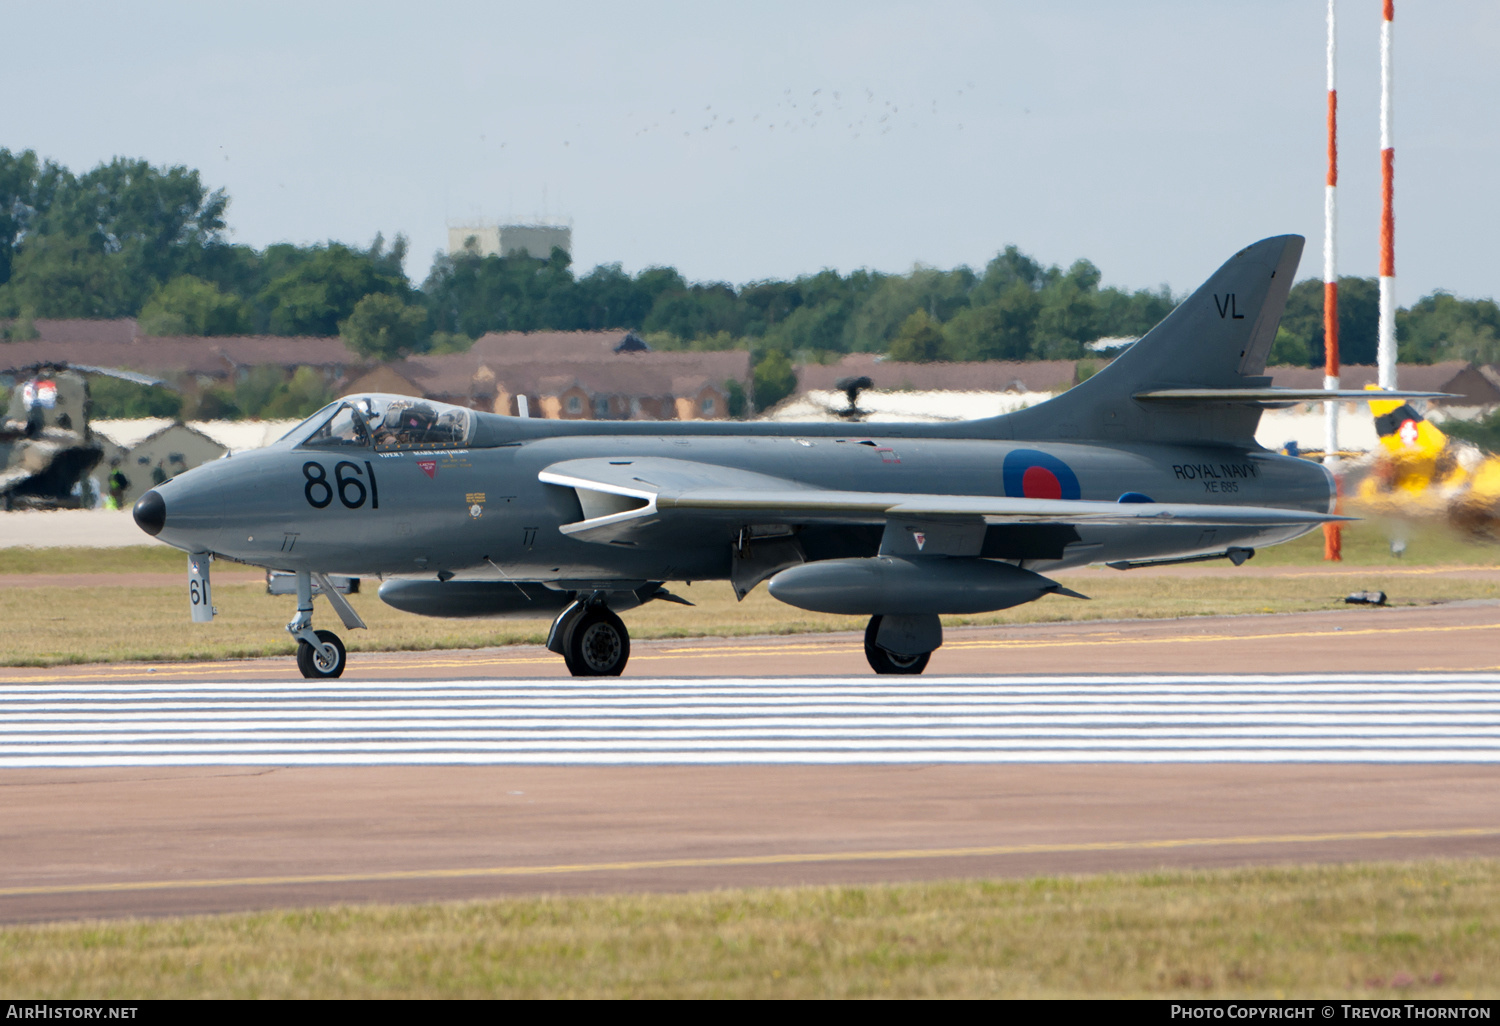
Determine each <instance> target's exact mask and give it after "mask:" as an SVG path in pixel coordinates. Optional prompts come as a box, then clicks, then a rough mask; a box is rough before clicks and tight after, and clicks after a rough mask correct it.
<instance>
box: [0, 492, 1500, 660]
mask: <svg viewBox="0 0 1500 1026" xmlns="http://www.w3.org/2000/svg"><path fill="white" fill-rule="evenodd" d="M1384 531H1385V528H1384V526H1383V525H1381V524H1378V523H1374V522H1360V523H1358V524H1356V525H1354V526H1353V527H1351V528H1350V529H1349V530H1348V531H1347V532H1346V535H1345V540H1344V554H1345V560H1344V562H1343V563H1342V564H1338V565H1337V567H1336V568H1335V565H1334V564H1329V563H1325V562H1323V558H1322V555H1323V548H1322V546H1323V541H1322V534H1321V532H1316V533H1314V534H1313V535H1309V536H1307V537H1305V538H1300V539H1298V540H1297V541H1294V542H1290V543H1288V544H1286V545H1281V546H1276V547H1274V548H1270V549H1266V550H1263V551H1261V552H1259V553H1257V554H1256V557H1255V560H1254V561H1253V562H1252V563H1251V564H1250V566H1252V567H1259V566H1281V567H1299V566H1300V567H1307V568H1309V569H1310V570H1311V569H1313V568H1318V569H1319V570H1335V571H1336V572H1333V573H1330V574H1327V575H1325V574H1323V573H1321V572H1319V573H1315V574H1314V575H1313V576H1308V577H1302V578H1296V579H1286V578H1276V577H1257V576H1253V575H1250V574H1244V573H1237V572H1236V570H1235V568H1234V567H1232V566H1230V565H1229V564H1228V563H1222V562H1220V563H1205V564H1200V565H1198V566H1197V567H1195V568H1193V569H1191V570H1190V571H1189V572H1187V573H1185V574H1180V575H1174V576H1155V575H1152V574H1151V573H1149V572H1144V571H1137V572H1126V573H1115V572H1112V571H1111V572H1107V573H1103V574H1101V573H1098V572H1091V573H1088V574H1084V575H1079V576H1078V577H1076V578H1069V576H1068V574H1067V572H1064V573H1063V574H1061V575H1060V576H1061V577H1062V579H1063V580H1064V581H1066V582H1068V583H1070V584H1071V585H1072V586H1073V587H1075V588H1078V589H1079V590H1082V591H1083V592H1084V593H1085V594H1088V595H1090V596H1091V598H1092V601H1089V602H1081V601H1078V600H1076V599H1070V598H1060V597H1055V596H1049V597H1047V598H1044V599H1042V600H1041V601H1039V602H1034V603H1031V604H1029V605H1024V606H1019V607H1016V608H1015V609H1008V610H1002V611H1000V612H997V613H987V614H980V615H974V616H953V617H945V618H944V622H945V623H947V624H948V625H949V626H959V625H987V624H1018V623H1041V622H1060V621H1078V620H1120V619H1136V618H1161V617H1179V616H1203V615H1234V614H1245V613H1273V612H1304V611H1310V610H1319V609H1336V608H1337V609H1342V608H1345V607H1344V606H1343V602H1342V600H1343V597H1344V596H1345V595H1347V594H1348V593H1349V592H1351V591H1366V590H1381V591H1385V592H1386V593H1387V594H1388V595H1389V596H1390V597H1391V602H1392V604H1394V605H1426V604H1431V603H1437V602H1450V601H1455V600H1461V599H1491V598H1500V586H1497V585H1496V584H1495V583H1493V582H1487V581H1482V580H1473V579H1464V578H1462V577H1443V576H1439V575H1425V574H1411V573H1403V572H1392V573H1383V572H1382V571H1383V570H1386V571H1409V570H1411V569H1413V568H1420V567H1422V566H1426V565H1445V566H1447V565H1451V566H1494V565H1496V564H1497V563H1500V549H1497V548H1496V547H1494V546H1483V545H1477V544H1473V543H1470V542H1467V541H1464V540H1463V539H1460V538H1458V537H1457V536H1456V535H1454V534H1452V533H1451V532H1448V531H1446V530H1444V529H1442V528H1438V527H1424V528H1422V529H1421V530H1416V531H1413V533H1412V534H1411V535H1410V537H1409V540H1408V546H1407V551H1406V556H1405V557H1404V558H1401V559H1398V558H1395V557H1393V556H1392V555H1391V554H1390V549H1389V543H1388V540H1387V535H1386V534H1385V533H1384ZM219 566H220V568H221V573H222V572H224V571H229V572H234V571H240V570H243V569H244V568H242V567H237V566H235V565H234V564H231V563H221V564H219ZM84 572H90V573H96V574H97V573H104V574H117V575H118V579H119V586H108V585H105V586H93V587H76V586H69V585H67V584H66V583H65V582H62V583H59V584H57V585H50V586H46V587H37V588H32V587H26V588H9V589H0V665H10V666H47V665H55V664H59V663H80V662H111V661H118V660H153V661H155V660H161V661H167V660H186V659H225V658H244V657H253V656H281V655H288V654H290V653H291V652H292V651H293V644H292V641H291V639H290V638H289V637H288V636H287V634H286V632H285V631H284V630H283V629H282V625H283V624H285V623H286V621H287V620H289V619H290V618H291V616H292V612H293V607H294V601H293V599H292V598H291V597H290V596H274V597H273V596H268V595H266V594H265V587H264V585H262V584H260V583H253V584H249V583H235V582H231V581H229V580H228V579H225V578H222V577H221V579H220V581H219V583H218V585H217V586H216V588H215V589H214V597H215V603H216V604H217V606H218V607H219V616H218V618H217V619H216V620H215V621H214V622H213V623H211V624H193V623H189V622H188V619H187V599H186V595H185V591H186V589H185V587H176V586H174V587H160V586H152V587H141V586H139V585H136V584H134V583H132V580H131V577H132V575H133V574H136V573H161V572H172V573H182V574H183V578H184V581H185V580H186V574H185V558H184V557H183V555H182V554H181V553H179V552H177V551H176V550H171V549H161V548H130V549H0V574H68V573H84ZM367 583H368V584H369V585H370V586H369V587H368V588H367V589H366V590H365V591H363V592H361V593H360V594H359V595H356V596H353V597H352V602H353V604H354V606H355V608H356V609H358V610H359V612H360V615H361V616H363V617H364V619H365V621H366V622H367V623H368V624H369V625H370V630H369V631H368V632H366V631H353V632H342V631H341V633H342V634H343V636H344V639H345V642H346V644H347V645H348V646H349V648H350V650H351V651H355V652H370V651H413V650H426V649H445V648H473V647H483V646H489V645H510V644H520V643H529V644H540V643H542V642H543V641H544V640H545V639H546V633H547V626H548V624H547V620H546V619H542V618H538V619H535V620H434V619H428V618H424V617H417V616H411V615H408V614H406V613H400V612H397V611H396V610H394V609H391V608H390V607H388V606H386V605H385V604H384V603H382V602H380V601H379V599H378V598H377V597H376V594H375V591H376V589H375V587H374V584H375V582H373V581H372V582H367ZM674 590H675V591H677V592H678V593H679V594H681V595H683V596H684V597H686V598H688V599H690V600H691V601H693V602H695V603H697V605H696V606H694V607H684V606H678V605H672V604H668V603H662V602H655V603H651V604H649V605H647V606H645V607H642V608H641V609H637V610H631V611H628V612H626V613H625V621H626V623H627V624H628V625H629V626H630V629H631V633H632V635H633V636H634V637H636V638H639V639H652V638H688V637H705V636H707V637H744V636H748V635H763V634H798V633H818V632H826V631H853V630H863V629H864V624H865V621H864V618H862V617H844V616H828V615H824V614H820V613H809V612H805V611H803V610H799V609H795V608H793V607H791V606H787V605H783V604H782V603H779V602H777V601H775V600H774V599H772V598H771V597H770V596H769V595H768V594H767V593H766V590H765V588H764V587H761V588H757V589H756V590H755V591H754V592H753V593H752V594H751V595H750V597H749V598H747V599H746V600H745V601H744V602H742V603H737V602H736V601H735V600H734V596H733V593H732V592H731V591H730V589H729V586H728V585H727V584H725V583H723V582H698V583H697V584H694V585H693V586H691V587H684V586H681V585H674ZM319 610H320V613H319V615H320V617H321V623H322V625H323V626H330V627H335V628H336V627H337V624H336V623H335V622H334V618H333V617H332V615H331V612H330V611H329V610H328V609H327V607H326V606H324V605H323V604H322V603H319Z"/></svg>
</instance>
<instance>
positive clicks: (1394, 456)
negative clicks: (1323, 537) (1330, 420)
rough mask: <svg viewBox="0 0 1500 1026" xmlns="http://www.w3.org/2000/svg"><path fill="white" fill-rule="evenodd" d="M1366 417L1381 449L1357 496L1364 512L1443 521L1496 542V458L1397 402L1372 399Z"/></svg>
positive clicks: (1499, 531) (1499, 504) (1499, 477)
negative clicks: (1372, 419) (1370, 419)
mask: <svg viewBox="0 0 1500 1026" xmlns="http://www.w3.org/2000/svg"><path fill="white" fill-rule="evenodd" d="M1372 390H1373V389H1372ZM1370 413H1371V414H1373V415H1374V417H1375V429H1376V431H1378V432H1379V434H1380V447H1379V448H1378V449H1376V450H1375V451H1374V452H1373V453H1372V454H1371V461H1370V464H1369V468H1368V473H1367V474H1366V475H1365V476H1364V477H1363V479H1362V480H1360V482H1359V484H1358V487H1357V490H1356V492H1355V494H1356V495H1357V496H1358V499H1359V502H1360V504H1361V505H1362V506H1364V508H1365V509H1367V510H1369V511H1370V512H1371V513H1376V514H1384V515H1386V516H1391V517H1397V518H1412V517H1434V518H1436V517H1441V518H1444V519H1446V520H1447V521H1448V522H1450V523H1451V524H1453V526H1455V527H1457V528H1459V529H1460V530H1463V531H1466V532H1468V533H1470V534H1473V535H1478V536H1480V537H1485V538H1488V539H1489V540H1491V541H1500V456H1496V455H1495V454H1493V453H1487V452H1485V451H1484V450H1483V449H1480V448H1479V447H1478V446H1476V445H1473V444H1471V443H1469V442H1463V441H1459V440H1457V439H1454V438H1449V437H1448V436H1447V435H1445V434H1444V433H1443V432H1442V431H1440V430H1439V429H1438V427H1437V425H1435V424H1433V423H1432V422H1431V421H1429V420H1427V419H1426V418H1425V417H1423V416H1422V414H1421V413H1419V412H1417V410H1416V409H1415V408H1414V407H1412V406H1411V405H1410V404H1408V403H1406V402H1405V401H1403V400H1401V399H1372V400H1370Z"/></svg>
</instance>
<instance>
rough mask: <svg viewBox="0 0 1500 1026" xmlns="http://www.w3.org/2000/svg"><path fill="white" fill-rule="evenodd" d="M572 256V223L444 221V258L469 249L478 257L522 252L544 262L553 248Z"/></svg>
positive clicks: (515, 254) (548, 221)
mask: <svg viewBox="0 0 1500 1026" xmlns="http://www.w3.org/2000/svg"><path fill="white" fill-rule="evenodd" d="M554 247H556V248H558V249H561V250H562V251H563V252H564V253H566V254H568V256H569V257H571V256H572V255H573V222H571V221H551V220H544V221H517V222H514V223H509V224H500V223H497V222H494V221H484V220H478V219H469V220H463V221H449V222H448V255H449V256H456V255H457V254H459V253H462V252H464V251H465V250H466V249H472V250H473V251H474V252H475V253H477V254H478V255H479V256H482V257H485V256H517V255H519V254H520V253H522V252H525V253H527V254H529V255H530V256H532V257H534V258H536V259H538V260H546V259H547V258H548V257H550V256H551V255H552V250H553V248H554Z"/></svg>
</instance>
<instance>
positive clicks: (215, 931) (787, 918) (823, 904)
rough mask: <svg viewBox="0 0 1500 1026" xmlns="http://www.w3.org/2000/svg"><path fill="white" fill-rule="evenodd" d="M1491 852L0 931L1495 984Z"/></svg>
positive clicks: (618, 990) (497, 967)
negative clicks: (1476, 856) (1357, 861)
mask: <svg viewBox="0 0 1500 1026" xmlns="http://www.w3.org/2000/svg"><path fill="white" fill-rule="evenodd" d="M1497 969H1500V860H1494V859H1474V860H1428V861H1417V862H1387V863H1360V864H1350V865H1326V866H1293V867H1262V868H1249V869H1234V870H1215V871H1193V870H1181V871H1177V870H1174V871H1159V872H1152V873H1143V874H1108V875H1100V876H1087V877H1047V878H1037V879H1029V880H967V881H964V880H960V881H938V882H927V883H913V884H888V885H874V886H857V887H850V886H824V887H801V888H777V889H755V890H725V891H713V892H703V893H690V894H668V895H651V894H634V895H602V896H587V897H538V898H517V899H503V900H497V901H472V902H461V903H444V904H428V905H411V906H378V905H367V906H337V907H325V908H312V909H301V910H286V911H274V912H258V913H242V914H232V915H219V916H193V917H183V918H174V919H163V920H125V921H107V922H84V923H59V924H44V925H35V926H17V927H7V928H3V929H0V991H3V992H5V993H8V994H12V995H25V996H26V997H28V998H59V999H66V998H81V997H97V998H116V999H124V998H218V997H237V998H299V997H344V998H432V997H873V996H892V997H1196V998H1203V997H1283V996H1292V997H1322V998H1344V999H1348V998H1366V997H1381V998H1390V997H1412V998H1438V997H1449V998H1466V997H1469V998H1472V997H1476V996H1479V997H1488V996H1493V995H1494V994H1495V993H1496V992H1497V990H1500V973H1497Z"/></svg>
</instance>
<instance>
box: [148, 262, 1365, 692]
mask: <svg viewBox="0 0 1500 1026" xmlns="http://www.w3.org/2000/svg"><path fill="white" fill-rule="evenodd" d="M1301 244H1302V240H1301V239H1300V238H1298V237H1296V236H1284V237H1280V238H1275V239H1268V240H1265V241H1264V242H1261V243H1257V244H1256V245H1254V246H1251V247H1249V248H1247V249H1246V250H1244V251H1242V252H1241V253H1239V254H1237V255H1236V256H1235V257H1234V258H1232V259H1231V260H1230V261H1229V262H1228V263H1226V264H1225V265H1224V267H1223V268H1221V269H1220V270H1219V272H1218V273H1217V274H1215V276H1214V277H1213V278H1211V279H1210V280H1209V281H1208V282H1207V283H1206V284H1205V285H1204V286H1203V287H1202V288H1200V289H1199V290H1198V292H1196V293H1194V295H1193V296H1191V297H1190V298H1189V299H1188V300H1186V301H1185V302H1184V303H1183V304H1182V305H1181V306H1180V307H1178V308H1177V310H1175V311H1174V312H1173V313H1172V314H1171V315H1169V316H1168V318H1167V319H1166V320H1165V321H1163V322H1162V324H1160V325H1158V327H1157V328H1156V329H1154V330H1153V331H1152V332H1151V333H1149V334H1148V335H1147V336H1146V337H1145V338H1144V339H1142V340H1141V341H1140V342H1138V343H1137V344H1136V345H1135V346H1134V347H1132V348H1131V349H1130V350H1128V351H1127V352H1126V353H1125V354H1124V355H1122V356H1121V357H1120V358H1119V359H1117V360H1116V361H1115V362H1114V363H1113V364H1111V365H1110V366H1108V367H1106V368H1105V369H1104V370H1103V371H1101V372H1100V373H1099V374H1097V375H1095V376H1094V377H1093V378H1091V379H1089V380H1088V381H1085V382H1083V383H1082V384H1080V385H1078V386H1077V387H1075V388H1073V389H1071V390H1070V391H1068V392H1066V393H1064V394H1063V395H1062V396H1060V397H1058V398H1056V399H1054V400H1051V401H1049V402H1047V403H1043V404H1040V405H1038V406H1036V407H1032V408H1030V409H1028V410H1023V411H1020V412H1017V413H1013V414H1009V415H1005V416H1000V417H994V418H990V419H988V420H979V421H971V422H964V423H949V424H935V425H929V424H880V425H866V426H859V425H850V424H791V423H772V422H754V423H724V422H718V423H712V422H661V423H654V422H639V421H632V422H598V421H557V420H541V419H528V418H516V417H507V416H500V415H495V414H488V413H482V412H476V411H470V410H464V409H461V408H458V407H451V406H445V405H443V404H440V403H435V402H431V401H427V400H421V399H415V398H411V397H401V396H390V395H363V396H351V397H347V398H345V399H343V400H340V401H339V402H337V403H335V404H333V405H332V406H330V407H329V408H327V409H325V410H323V411H321V412H320V413H319V414H317V415H315V416H313V417H311V418H309V419H308V420H307V421H306V422H305V423H304V424H302V425H300V426H299V427H298V428H297V429H295V430H294V431H292V432H291V433H289V434H288V435H287V436H286V437H285V438H283V439H282V440H281V441H280V442H278V443H276V444H274V445H272V446H269V447H267V448H265V449H262V450H258V451H254V452H248V453H240V454H238V455H235V456H234V457H233V458H226V459H222V460H219V461H217V462H215V463H212V464H209V465H206V466H203V467H199V468H197V469H195V470H192V471H189V472H188V473H186V474H183V475H180V476H179V477H177V478H175V479H173V480H172V481H169V482H167V483H165V484H163V485H161V486H159V487H157V488H156V489H154V490H153V491H152V492H150V493H148V494H147V495H146V496H143V497H142V499H141V500H140V502H139V503H138V504H137V506H136V510H135V515H136V519H137V521H138V522H139V523H140V524H141V526H142V527H143V528H144V529H145V530H147V531H149V532H151V533H153V534H155V535H156V536H157V537H158V538H160V539H161V540H163V541H165V542H168V543H169V544H172V545H175V546H177V547H179V548H182V549H184V550H186V551H188V552H189V553H192V554H195V559H194V560H193V564H192V565H193V567H194V570H193V574H194V575H195V576H194V581H195V582H198V583H195V585H194V586H195V587H197V586H198V585H199V583H201V586H202V589H203V590H202V596H203V604H208V595H209V594H210V593H209V592H208V591H207V583H208V582H207V563H208V560H207V558H205V557H206V556H207V554H213V555H215V556H218V557H222V558H227V559H231V560H234V561H237V562H241V563H249V564H252V565H255V566H261V567H267V568H270V569H275V570H282V571H289V572H292V573H295V574H297V575H298V582H299V602H298V607H299V613H298V617H297V618H296V619H294V620H293V622H292V623H291V624H289V625H288V629H289V630H290V631H292V633H293V635H294V636H295V637H297V639H298V641H299V659H298V661H299V665H300V666H301V668H302V671H303V673H304V674H306V675H308V676H314V677H316V676H336V675H338V674H339V673H341V672H342V671H343V668H344V654H343V648H342V645H341V643H339V642H338V639H337V638H336V637H335V636H334V635H332V634H331V633H330V632H327V631H316V632H315V631H313V630H312V628H311V609H312V594H313V589H314V587H315V586H316V585H317V584H318V582H319V580H320V575H328V574H344V575H350V576H359V577H378V578H381V579H382V580H383V581H384V583H383V585H382V587H381V589H380V594H381V598H382V599H384V600H385V601H387V602H388V603H389V604H391V605H393V606H396V607H397V608H400V609H405V610H407V611H410V612H414V613H419V614H427V615H438V616H537V615H552V614H556V620H555V621H554V624H553V630H552V635H551V638H550V639H549V647H551V648H553V649H554V650H555V651H558V652H559V653H561V654H562V655H563V656H564V658H565V659H566V660H567V662H568V665H569V668H570V669H572V670H573V672H574V673H579V674H615V673H619V672H620V670H621V669H622V668H623V666H624V662H625V659H626V658H628V654H629V637H628V632H627V631H626V629H625V627H624V625H623V623H622V622H621V621H620V619H619V617H618V615H617V613H618V612H619V611H622V610H628V609H629V608H632V607H634V606H636V605H639V604H640V603H642V602H648V601H653V600H672V599H674V598H675V596H672V595H671V594H670V593H669V592H668V591H666V589H665V587H664V585H665V584H667V583H669V582H675V581H689V582H691V581H703V580H729V581H731V582H732V583H733V585H734V587H735V590H736V592H737V593H739V594H741V595H743V594H744V593H745V592H748V590H749V589H751V588H753V587H755V586H756V585H757V584H758V583H760V582H761V581H765V580H769V588H770V591H771V594H772V595H773V596H775V597H776V598H778V599H781V600H783V601H786V602H789V603H791V604H793V605H797V606H800V607H802V608H806V609H812V610H818V611H823V612H833V613H845V614H857V615H867V616H869V617H870V625H869V629H868V630H867V632H866V653H867V656H868V657H869V660H870V663H871V665H872V666H873V667H874V668H875V669H876V670H877V671H879V672H892V673H912V672H920V671H921V669H922V668H923V667H924V666H925V665H926V662H927V659H928V656H929V655H930V653H931V652H932V651H933V650H934V649H936V648H937V647H938V646H939V645H940V644H941V639H942V633H941V626H940V622H939V619H938V617H939V616H940V615H941V614H951V613H970V612H978V611H983V610H992V609H1002V608H1006V607H1008V606H1012V605H1016V604H1019V603H1021V602H1029V601H1034V600H1036V599H1039V598H1042V597H1044V596H1046V595H1049V594H1050V595H1063V596H1067V595H1071V594H1073V593H1072V592H1070V591H1068V589H1066V588H1063V587H1062V586H1061V585H1059V584H1058V583H1057V582H1055V581H1052V580H1050V579H1049V578H1047V577H1046V576H1045V574H1046V573H1047V572H1049V571H1053V570H1058V569H1062V568H1066V567H1071V566H1078V565H1082V564H1087V563H1096V562H1105V563H1111V564H1115V565H1117V566H1120V567H1122V568H1126V567H1129V566H1131V565H1138V564H1140V563H1142V562H1151V561H1159V560H1172V561H1176V560H1194V559H1202V558H1216V557H1224V558H1229V559H1232V560H1234V561H1235V562H1236V563H1239V562H1242V561H1243V560H1244V559H1245V558H1247V557H1248V556H1249V555H1250V554H1252V553H1253V550H1254V549H1255V548H1257V547H1260V546H1264V545H1270V544H1275V543H1278V542H1282V541H1286V540H1289V539H1291V538H1294V537H1297V536H1298V535H1301V534H1303V533H1305V532H1306V531H1308V530H1311V529H1312V528H1313V527H1315V526H1316V525H1318V524H1320V523H1322V522H1325V521H1328V520H1330V519H1333V517H1332V516H1331V510H1332V504H1333V500H1334V489H1333V481H1332V478H1331V477H1330V475H1329V474H1328V473H1327V471H1325V470H1324V469H1323V467H1322V466H1320V465H1318V464H1314V463H1310V462H1308V461H1306V460H1302V459H1297V458H1292V457H1287V456H1281V455H1277V454H1275V453H1272V452H1269V451H1267V450H1265V449H1263V448H1261V447H1260V446H1259V445H1257V444H1256V443H1255V441H1254V430H1255V425H1256V423H1257V421H1258V418H1259V409H1260V407H1262V406H1265V405H1271V404H1276V403H1285V402H1291V401H1297V400H1303V399H1305V398H1307V397H1306V396H1303V395H1302V394H1301V393H1292V392H1278V391H1274V390H1271V389H1269V388H1268V387H1267V386H1268V385H1269V381H1268V379H1266V378H1264V377H1262V376H1261V375H1262V371H1263V369H1264V363H1265V355H1266V352H1267V351H1268V350H1269V347H1270V342H1271V339H1272V338H1273V337H1274V336H1275V332H1276V326H1277V323H1278V322H1279V319H1280V313H1281V309H1282V306H1283V304H1284V302H1285V298H1286V292H1287V289H1288V288H1289V287H1290V285H1291V280H1292V275H1293V273H1294V271H1295V268H1296V264H1297V258H1298V256H1299V255H1300V251H1301ZM1318 395H1319V397H1322V396H1324V395H1325V394H1324V393H1319V394H1318ZM1341 397H1343V396H1341ZM200 579H201V580H200ZM322 580H323V583H324V585H325V587H324V588H323V589H322V591H323V593H324V594H326V595H328V597H329V599H330V601H331V602H333V604H334V606H335V608H336V609H337V610H338V611H339V614H340V616H341V617H342V618H343V620H344V622H345V624H346V626H359V625H360V624H359V620H358V617H357V615H355V614H354V613H353V611H352V609H350V608H348V606H347V603H345V602H343V600H341V599H340V598H339V597H338V596H337V594H336V592H333V591H332V589H330V588H328V587H326V584H327V581H326V577H324V578H322ZM198 594H199V593H198V592H194V595H195V598H196V596H198ZM206 615H207V616H211V606H210V608H209V609H208V610H207V611H206ZM199 618H206V616H200V617H199Z"/></svg>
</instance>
